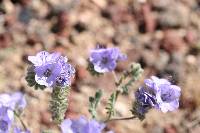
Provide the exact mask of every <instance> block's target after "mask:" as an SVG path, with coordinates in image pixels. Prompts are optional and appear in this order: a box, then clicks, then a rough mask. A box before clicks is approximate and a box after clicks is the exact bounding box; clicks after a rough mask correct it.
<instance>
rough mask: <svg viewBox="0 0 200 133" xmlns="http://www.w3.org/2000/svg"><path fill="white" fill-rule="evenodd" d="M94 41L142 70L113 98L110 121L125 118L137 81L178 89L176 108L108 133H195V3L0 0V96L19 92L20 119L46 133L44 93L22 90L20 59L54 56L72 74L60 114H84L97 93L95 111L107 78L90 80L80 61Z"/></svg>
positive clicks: (198, 91)
mask: <svg viewBox="0 0 200 133" xmlns="http://www.w3.org/2000/svg"><path fill="white" fill-rule="evenodd" d="M97 44H104V45H106V46H107V47H119V48H120V49H121V51H122V52H123V53H126V54H127V55H128V60H127V61H125V62H121V63H119V65H118V67H117V69H116V71H117V74H120V73H121V72H123V70H125V69H126V68H128V65H129V64H130V63H131V62H139V63H141V65H142V67H143V68H144V70H145V71H144V73H143V76H142V78H141V79H140V81H138V83H137V84H134V86H133V87H132V88H131V90H130V94H129V96H120V97H119V99H118V102H117V105H116V110H117V116H129V115H131V114H130V111H129V109H130V108H131V104H132V101H133V99H134V98H133V92H134V91H135V90H136V89H137V88H138V86H139V84H142V83H143V80H144V78H146V77H149V76H150V75H157V76H160V77H164V78H168V79H169V80H170V81H171V82H173V83H174V84H178V85H179V86H181V88H182V96H181V101H180V110H178V111H175V112H170V113H166V114H163V113H161V112H159V111H156V110H152V111H150V112H149V113H148V114H147V116H146V119H145V120H144V121H142V122H140V121H139V120H131V121H118V122H110V123H109V124H108V127H107V129H112V130H114V131H115V133H200V125H199V124H200V110H199V107H200V106H199V105H200V97H199V96H200V69H199V68H200V67H199V65H200V1H199V0H0V92H14V91H19V90H20V91H22V92H24V93H26V95H27V100H28V105H27V108H26V109H25V112H24V115H23V117H22V118H23V120H24V121H25V123H26V124H27V126H28V127H30V130H31V131H32V132H33V133H39V132H41V131H42V130H46V129H50V128H51V129H53V131H54V132H55V133H57V132H59V130H58V129H57V127H56V126H55V125H53V124H52V122H51V114H50V112H49V110H48V106H49V100H50V94H51V90H49V89H46V90H45V91H41V90H37V91H35V90H34V89H33V88H30V87H28V86H27V83H26V81H25V79H24V77H25V75H26V69H27V66H28V61H27V56H28V55H35V54H36V53H37V52H38V51H41V50H47V51H49V52H52V51H59V52H61V53H62V54H63V55H66V56H67V57H68V58H69V62H70V63H72V64H73V65H74V66H75V67H76V70H77V73H76V77H75V79H74V81H73V85H72V90H71V95H70V98H69V100H70V103H69V109H68V111H67V112H66V117H70V118H76V117H78V116H80V115H86V116H88V117H89V116H90V115H89V113H88V97H89V96H91V95H94V93H95V91H96V90H97V89H102V90H103V91H104V95H103V100H102V102H101V107H100V108H99V109H98V112H99V113H100V114H101V116H102V118H104V117H105V116H106V110H105V109H104V107H105V105H106V100H107V99H108V98H109V95H110V94H111V92H112V91H113V90H114V89H115V87H114V80H113V78H112V74H110V73H108V74H105V75H104V76H101V77H92V76H91V75H90V74H89V72H87V70H86V68H87V59H88V57H89V52H90V50H91V49H93V48H95V47H96V45H97Z"/></svg>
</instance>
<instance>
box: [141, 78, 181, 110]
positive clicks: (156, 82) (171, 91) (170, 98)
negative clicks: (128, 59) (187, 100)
mask: <svg viewBox="0 0 200 133" xmlns="http://www.w3.org/2000/svg"><path fill="white" fill-rule="evenodd" d="M145 84H146V86H147V87H149V88H150V89H151V90H152V91H153V93H154V95H155V97H156V103H157V104H156V106H155V108H157V109H160V110H161V111H162V112H167V111H174V110H176V109H177V108H178V107H179V97H180V95H181V89H180V87H178V86H176V85H172V84H171V83H170V82H169V81H168V80H166V79H159V78H158V77H155V76H152V77H151V79H146V80H145Z"/></svg>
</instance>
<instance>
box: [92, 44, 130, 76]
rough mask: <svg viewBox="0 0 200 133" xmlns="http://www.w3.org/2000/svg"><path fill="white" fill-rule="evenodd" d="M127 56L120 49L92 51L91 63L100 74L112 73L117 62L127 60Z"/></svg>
mask: <svg viewBox="0 0 200 133" xmlns="http://www.w3.org/2000/svg"><path fill="white" fill-rule="evenodd" d="M126 58H127V57H126V55H124V54H122V53H121V52H120V50H119V49H118V48H99V49H94V50H92V51H91V54H90V58H89V60H90V62H91V63H92V64H93V66H94V70H95V71H96V72H99V73H105V72H110V71H112V70H114V69H115V68H116V65H117V61H122V60H125V59H126Z"/></svg>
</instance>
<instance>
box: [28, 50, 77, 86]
mask: <svg viewBox="0 0 200 133" xmlns="http://www.w3.org/2000/svg"><path fill="white" fill-rule="evenodd" d="M28 60H29V61H31V62H32V63H33V65H34V67H35V69H34V71H35V73H36V74H35V81H36V82H37V83H38V84H40V85H44V86H47V87H54V86H61V87H65V86H69V85H71V77H73V76H74V73H75V69H74V67H73V66H72V65H70V64H68V63H67V58H66V57H63V56H61V54H60V53H52V54H49V53H48V52H46V51H42V52H39V53H38V54H36V56H29V57H28Z"/></svg>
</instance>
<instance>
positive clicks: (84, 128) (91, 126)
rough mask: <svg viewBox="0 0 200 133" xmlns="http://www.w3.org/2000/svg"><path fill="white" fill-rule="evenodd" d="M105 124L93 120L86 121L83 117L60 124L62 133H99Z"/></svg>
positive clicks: (66, 120)
mask: <svg viewBox="0 0 200 133" xmlns="http://www.w3.org/2000/svg"><path fill="white" fill-rule="evenodd" d="M104 128H105V124H103V123H99V122H97V121H95V120H90V121H88V120H87V119H86V118H85V117H80V118H79V119H75V120H70V119H65V120H64V121H63V122H62V123H61V130H62V133H101V132H102V130H103V129H104Z"/></svg>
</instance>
